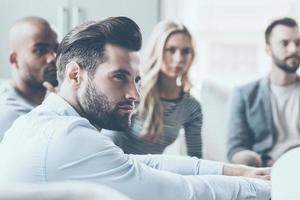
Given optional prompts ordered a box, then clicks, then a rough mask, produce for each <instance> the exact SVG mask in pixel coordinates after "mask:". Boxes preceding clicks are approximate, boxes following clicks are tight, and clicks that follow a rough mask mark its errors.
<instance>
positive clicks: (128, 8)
mask: <svg viewBox="0 0 300 200" xmlns="http://www.w3.org/2000/svg"><path fill="white" fill-rule="evenodd" d="M29 15H31V16H32V15H34V16H40V17H43V18H45V19H47V20H48V21H49V22H50V24H51V25H52V27H53V28H54V29H55V30H56V32H57V33H58V35H59V39H61V38H62V36H63V35H64V34H66V33H67V32H68V31H69V30H70V29H71V28H72V27H74V26H76V25H77V24H79V23H81V22H84V21H87V20H101V19H104V18H107V17H110V16H120V15H123V16H128V17H131V18H132V19H133V20H135V21H136V22H137V24H138V25H139V26H140V28H141V30H142V33H143V37H144V42H145V41H146V40H147V37H148V36H149V34H150V32H151V30H152V28H153V27H154V25H155V24H156V23H157V22H158V21H160V20H163V19H172V20H177V21H181V22H183V23H184V24H185V25H186V26H187V27H188V28H189V29H190V31H191V32H192V34H193V36H194V37H195V40H196V43H197V59H196V61H195V63H194V65H193V67H192V69H191V74H190V76H191V79H192V82H193V85H194V88H193V91H192V93H193V94H194V95H195V96H196V98H197V99H198V100H199V101H200V102H201V104H202V107H203V114H204V126H203V131H202V134H203V140H204V141H203V142H204V157H205V158H209V159H213V160H221V161H226V156H225V154H226V143H225V138H226V124H227V121H226V120H227V115H228V113H227V109H228V102H229V100H230V94H231V91H232V89H233V87H235V86H237V85H239V84H242V83H246V82H249V81H252V80H255V79H257V78H259V77H261V76H264V75H266V74H267V73H268V71H269V66H270V63H269V62H270V61H269V58H268V56H267V55H266V53H265V45H264V31H265V28H266V26H267V25H268V24H269V23H270V22H271V21H273V20H274V19H276V18H280V17H283V16H289V17H293V18H294V19H296V20H297V21H298V23H299V19H300V1H299V0H251V1H249V0H51V1H46V0H26V1H19V0H0V19H1V21H0V79H7V78H9V77H10V65H9V62H8V44H7V40H8V30H9V28H10V27H11V25H12V24H14V22H15V21H16V20H17V19H19V18H21V17H24V16H29ZM183 144H184V142H183V137H180V138H179V140H177V141H176V142H175V144H174V145H173V146H171V147H170V148H169V149H167V151H166V152H167V153H171V154H177V153H180V154H184V153H183V152H185V147H184V145H183Z"/></svg>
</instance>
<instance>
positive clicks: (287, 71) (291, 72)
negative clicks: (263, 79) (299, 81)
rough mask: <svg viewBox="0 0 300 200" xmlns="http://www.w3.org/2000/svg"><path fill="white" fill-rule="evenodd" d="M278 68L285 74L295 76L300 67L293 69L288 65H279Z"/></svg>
mask: <svg viewBox="0 0 300 200" xmlns="http://www.w3.org/2000/svg"><path fill="white" fill-rule="evenodd" d="M277 66H278V67H279V68H280V69H282V70H283V71H284V72H286V73H289V74H294V73H296V72H297V70H298V68H299V65H298V66H293V67H289V66H288V65H286V64H277Z"/></svg>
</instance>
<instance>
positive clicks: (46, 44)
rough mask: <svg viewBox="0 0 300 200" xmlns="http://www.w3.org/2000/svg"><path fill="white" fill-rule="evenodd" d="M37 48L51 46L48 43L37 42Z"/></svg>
mask: <svg viewBox="0 0 300 200" xmlns="http://www.w3.org/2000/svg"><path fill="white" fill-rule="evenodd" d="M34 46H35V47H41V46H49V44H48V43H46V42H37V43H35V44H34Z"/></svg>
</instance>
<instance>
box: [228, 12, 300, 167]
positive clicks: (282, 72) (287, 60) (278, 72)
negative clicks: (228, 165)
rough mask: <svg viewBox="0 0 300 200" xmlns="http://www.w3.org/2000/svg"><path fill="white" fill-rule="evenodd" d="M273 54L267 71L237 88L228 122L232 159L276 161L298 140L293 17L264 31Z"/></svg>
mask: <svg viewBox="0 0 300 200" xmlns="http://www.w3.org/2000/svg"><path fill="white" fill-rule="evenodd" d="M265 41H266V51H267V53H268V55H269V56H270V57H271V59H272V67H271V72H270V74H269V76H268V77H265V78H262V79H260V80H258V81H255V82H252V83H249V84H247V85H244V86H242V87H240V88H238V89H236V90H235V92H234V94H233V98H232V107H231V113H230V120H229V128H228V148H229V149H228V158H229V160H230V161H231V162H233V163H238V164H246V165H250V166H272V165H273V162H274V161H275V160H276V159H278V158H279V157H280V156H281V155H282V154H283V153H284V152H286V151H287V150H289V149H291V148H293V147H295V146H299V145H300V120H299V119H300V118H299V117H300V109H299V107H300V106H299V105H300V83H299V78H298V75H297V73H296V71H297V70H298V68H299V64H300V32H299V28H298V25H297V22H296V21H295V20H293V19H291V18H282V19H278V20H275V21H273V22H272V23H271V24H270V25H269V26H268V27H267V29H266V31H265Z"/></svg>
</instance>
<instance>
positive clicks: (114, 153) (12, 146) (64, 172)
mask: <svg viewBox="0 0 300 200" xmlns="http://www.w3.org/2000/svg"><path fill="white" fill-rule="evenodd" d="M222 170H223V164H222V163H218V162H213V161H206V160H200V159H197V158H189V157H174V156H173V157H170V156H160V155H156V156H151V155H148V156H142V155H139V156H134V155H127V154H124V152H123V151H122V150H121V149H120V148H119V147H117V146H115V145H114V143H113V142H112V141H111V139H110V138H108V137H107V136H105V135H103V134H101V133H99V131H98V130H97V129H96V128H95V127H94V126H92V125H91V124H90V123H89V121H88V120H87V119H85V118H82V117H80V116H79V114H78V113H77V112H76V111H75V109H74V108H73V107H72V106H71V105H70V104H68V102H66V101H65V100H64V99H63V98H61V97H60V96H58V95H56V94H50V95H49V96H48V98H46V100H45V101H44V102H43V103H42V105H40V106H38V107H36V108H35V109H33V110H32V111H31V112H30V113H28V114H26V115H22V116H21V117H19V118H18V119H17V120H16V121H15V123H14V124H13V126H12V127H11V128H10V129H9V130H8V131H7V132H6V134H5V136H4V138H3V141H2V143H1V144H0V185H8V184H16V183H33V182H53V181H63V180H81V181H88V182H93V183H97V184H101V185H105V186H109V187H111V188H114V189H116V190H118V191H120V192H122V193H124V194H126V195H127V196H128V197H130V198H132V199H137V200H140V199H143V200H154V199H160V200H174V199H180V200H185V199H201V200H215V199H222V200H231V199H232V200H233V199H269V198H270V185H269V183H268V182H265V181H261V180H257V179H250V178H242V177H229V176H223V175H221V174H222ZM0 187H1V186H0Z"/></svg>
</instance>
